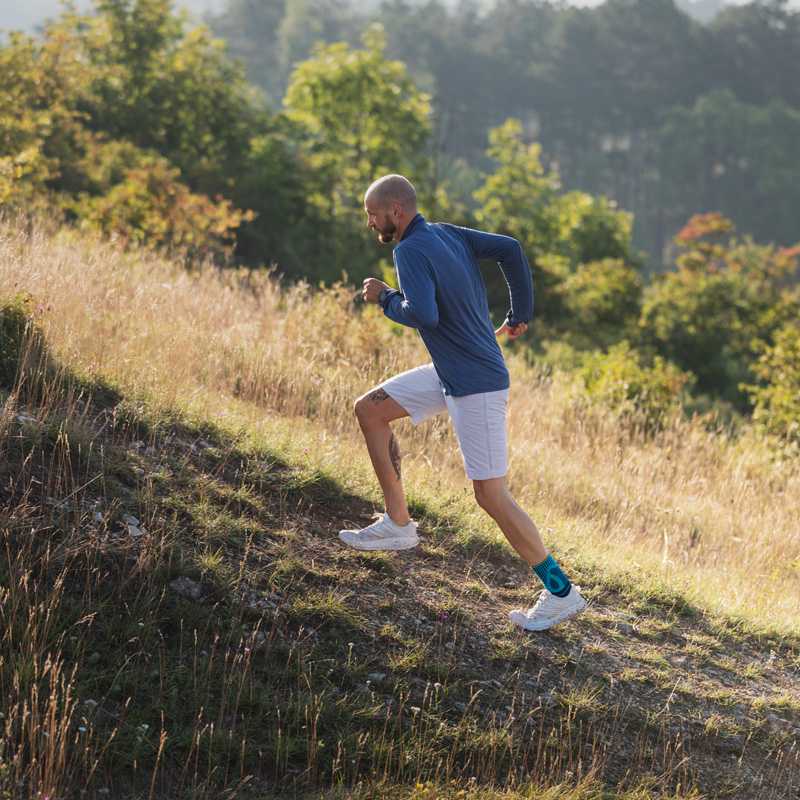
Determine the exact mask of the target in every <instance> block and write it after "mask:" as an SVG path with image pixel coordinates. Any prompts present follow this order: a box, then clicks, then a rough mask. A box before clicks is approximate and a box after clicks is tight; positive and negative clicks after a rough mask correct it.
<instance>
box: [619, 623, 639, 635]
mask: <svg viewBox="0 0 800 800" xmlns="http://www.w3.org/2000/svg"><path fill="white" fill-rule="evenodd" d="M616 629H617V630H618V631H619V632H620V633H624V634H625V635H626V636H635V635H636V628H634V627H633V625H629V624H628V623H627V622H618V623H617V624H616Z"/></svg>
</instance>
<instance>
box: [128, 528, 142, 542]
mask: <svg viewBox="0 0 800 800" xmlns="http://www.w3.org/2000/svg"><path fill="white" fill-rule="evenodd" d="M143 535H144V529H142V528H137V527H136V525H128V536H130V537H131V539H138V538H139V537H140V536H143Z"/></svg>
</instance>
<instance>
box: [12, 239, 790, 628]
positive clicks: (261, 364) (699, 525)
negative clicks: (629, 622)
mask: <svg viewBox="0 0 800 800" xmlns="http://www.w3.org/2000/svg"><path fill="white" fill-rule="evenodd" d="M18 291H26V292H30V293H31V294H32V295H33V296H34V298H35V300H36V303H37V306H38V314H39V317H40V320H41V323H42V325H43V327H44V329H45V332H46V335H47V338H48V341H49V342H50V344H51V346H52V348H53V349H54V351H55V352H56V353H57V354H58V357H59V359H61V360H62V361H63V362H64V363H66V364H67V365H69V366H70V367H71V368H73V369H76V370H79V371H81V372H83V373H85V374H88V375H102V376H105V377H107V378H110V379H112V380H114V381H115V382H118V383H119V384H120V385H121V386H123V387H124V388H125V390H126V391H128V392H130V391H134V392H137V391H143V392H146V393H147V394H148V395H149V396H150V397H152V398H155V399H156V400H157V401H158V402H162V403H163V404H164V406H165V407H166V406H170V405H176V406H178V407H183V408H199V409H202V410H204V411H205V412H206V413H211V414H213V415H215V416H217V417H218V418H220V419H222V418H224V417H225V416H226V415H227V416H229V417H230V419H231V420H232V421H234V422H236V423H241V424H248V425H253V426H255V425H257V424H262V425H277V424H278V423H276V422H274V421H272V422H271V421H270V420H269V419H268V417H269V416H270V415H279V416H280V417H282V418H290V419H291V420H292V421H291V426H292V431H293V436H294V437H295V438H296V439H297V441H298V442H303V446H304V447H305V448H306V449H308V450H309V452H308V454H307V457H308V460H309V462H310V463H313V464H315V465H316V466H319V467H323V468H324V469H326V470H327V471H328V472H330V473H332V474H335V475H337V476H339V477H341V478H342V479H343V480H344V481H345V482H347V480H353V481H361V482H363V481H365V480H369V474H368V469H367V468H366V467H365V466H364V464H365V463H366V461H367V457H366V452H365V450H364V448H363V445H362V443H361V441H360V435H359V433H358V431H357V427H356V425H355V421H354V418H353V415H352V412H351V407H352V402H353V399H354V398H355V397H356V396H358V395H359V394H360V393H362V392H364V391H365V390H367V389H368V388H369V387H370V386H372V385H374V384H375V383H376V382H378V381H379V380H381V379H383V378H385V377H387V376H389V375H391V374H393V373H395V372H397V371H400V370H402V369H406V368H410V367H413V366H415V365H417V364H419V363H422V362H423V361H424V360H426V353H425V351H424V349H423V347H422V345H421V342H420V341H419V339H418V338H417V337H416V335H415V334H414V333H413V332H412V331H410V330H403V329H400V328H399V327H397V326H394V325H391V324H390V323H388V322H387V321H386V320H385V319H384V318H383V317H382V315H380V314H379V313H378V312H377V310H376V308H375V307H370V308H366V309H362V308H359V307H356V305H355V304H354V303H353V302H352V294H351V291H350V290H349V289H347V288H346V287H337V288H333V289H330V290H328V291H324V292H315V291H311V290H310V289H309V288H308V287H305V286H296V287H293V288H288V289H282V288H281V287H280V286H278V285H277V284H276V283H275V282H273V281H272V280H271V279H270V278H269V276H268V275H266V274H263V273H262V274H254V273H244V272H243V273H231V272H228V273H224V274H220V273H218V272H216V271H215V270H213V269H210V268H203V269H198V270H197V271H195V272H192V273H187V272H185V271H182V270H181V269H179V268H177V267H176V266H174V265H172V264H170V263H166V262H163V261H159V260H158V259H155V258H152V257H149V256H148V257H145V256H139V255H136V254H123V253H121V252H119V251H118V250H117V249H115V248H114V247H113V246H112V245H108V244H101V243H97V242H95V243H91V242H89V241H87V240H85V239H80V240H79V239H77V238H74V236H73V235H71V234H67V233H63V232H62V233H58V234H51V233H48V232H47V231H46V230H44V229H43V228H39V229H34V231H33V233H32V234H27V233H24V232H22V230H21V229H20V228H19V227H17V226H15V225H13V224H4V225H3V226H2V227H1V228H0V293H2V294H4V295H8V294H11V293H15V292H18ZM508 356H509V365H510V368H511V372H512V392H511V412H510V420H509V426H510V442H511V457H512V468H511V474H510V482H511V486H512V489H513V492H514V494H515V495H516V497H517V499H518V500H519V501H520V502H521V503H522V504H523V505H524V506H525V507H527V508H528V509H529V510H531V512H532V513H533V515H534V517H535V518H537V521H538V522H539V524H540V527H542V529H543V532H544V534H545V538H546V539H547V540H548V542H549V543H550V544H555V545H556V546H558V547H560V548H562V549H563V548H565V547H566V548H568V549H569V548H575V550H576V551H577V552H579V553H580V554H583V555H586V556H587V557H589V558H591V559H593V560H595V561H597V562H598V563H602V564H604V565H605V566H606V567H607V568H608V569H609V570H611V571H615V570H619V569H632V570H634V571H636V572H642V573H649V574H651V575H656V576H661V577H663V578H665V579H666V580H667V581H669V582H672V583H674V584H675V585H676V586H678V587H679V588H681V590H682V591H685V592H686V593H687V595H688V596H689V597H690V598H691V599H692V600H693V601H695V602H697V603H698V604H700V605H701V606H705V607H708V608H715V609H719V608H722V609H727V610H729V611H731V612H733V613H738V614H742V615H743V616H745V617H747V618H748V619H749V620H751V621H753V622H755V623H757V624H762V625H765V626H769V627H773V628H777V629H786V630H794V631H797V630H798V622H797V613H796V610H797V608H798V603H800V514H798V510H797V509H798V502H797V498H798V497H800V466H799V465H798V464H797V463H780V462H777V461H775V460H774V459H772V458H771V456H770V454H769V452H768V451H767V449H766V448H765V447H764V446H763V445H762V443H760V442H759V441H758V439H757V438H756V437H755V436H753V435H751V434H750V433H747V432H746V433H745V434H743V435H742V436H741V437H740V438H739V439H738V440H737V441H729V440H727V439H726V438H725V437H723V436H721V435H714V434H713V433H709V432H708V431H706V430H705V429H704V427H703V425H702V424H701V423H700V422H687V421H677V422H675V423H674V424H673V425H672V426H671V427H670V428H669V429H668V430H666V431H664V432H663V433H661V434H659V435H658V436H657V437H655V438H650V439H647V438H644V437H641V436H639V435H637V434H635V433H632V432H631V431H630V430H628V429H626V427H625V426H624V425H623V424H621V423H620V422H619V421H617V420H616V419H614V418H613V417H612V416H610V415H603V414H602V413H599V412H589V411H586V410H585V409H581V408H580V407H578V406H576V404H575V403H574V401H572V400H571V399H570V393H569V392H567V391H566V390H565V388H564V387H563V386H562V385H561V384H560V383H559V382H558V381H556V382H555V383H554V382H552V381H546V380H544V379H542V378H541V377H540V376H539V374H538V373H537V372H536V371H535V370H534V369H532V368H530V367H527V366H526V365H525V364H524V361H523V359H522V358H521V356H520V355H519V354H518V353H509V354H508ZM401 440H402V442H403V448H404V451H405V455H406V462H405V467H404V472H405V475H406V480H407V483H408V484H409V486H410V488H411V494H412V496H413V497H415V498H416V499H419V500H423V501H425V502H426V503H429V504H430V505H431V506H433V507H436V508H442V507H445V506H447V507H449V508H452V507H453V506H457V507H459V509H460V513H461V514H462V515H463V517H464V520H465V522H466V523H467V524H469V525H472V526H474V527H477V528H481V529H483V530H485V531H486V532H490V531H491V530H492V527H491V526H490V525H489V524H487V520H486V519H485V518H484V517H483V516H482V515H481V514H479V513H478V512H477V511H473V510H472V505H471V504H470V503H469V502H468V501H469V499H470V498H469V497H468V496H467V497H466V498H465V495H464V492H465V487H466V486H467V484H466V480H465V478H464V475H463V468H462V465H461V460H460V456H459V454H458V451H457V447H456V444H455V440H454V437H453V436H452V433H451V431H450V429H449V426H448V424H447V420H446V419H439V420H436V421H435V422H433V423H429V424H427V425H423V426H420V428H419V429H412V428H411V426H410V425H408V424H407V423H404V424H403V427H402V435H401ZM348 476H349V477H348ZM465 501H467V502H465ZM566 561H567V566H568V562H569V559H568V558H567V559H566Z"/></svg>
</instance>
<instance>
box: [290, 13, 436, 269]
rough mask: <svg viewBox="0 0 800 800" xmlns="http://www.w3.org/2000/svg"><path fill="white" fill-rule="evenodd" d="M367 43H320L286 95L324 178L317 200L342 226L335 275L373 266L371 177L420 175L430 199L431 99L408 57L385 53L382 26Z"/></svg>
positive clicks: (303, 145) (333, 246)
mask: <svg viewBox="0 0 800 800" xmlns="http://www.w3.org/2000/svg"><path fill="white" fill-rule="evenodd" d="M363 44H364V47H363V49H360V50H354V49H352V48H351V47H349V46H348V45H346V44H344V43H338V44H332V45H327V46H319V47H318V48H317V49H316V50H315V51H314V57H313V58H311V59H309V60H307V61H304V62H303V63H301V64H299V65H298V66H297V67H296V69H295V71H294V72H293V73H292V78H291V82H290V84H289V88H288V91H287V93H286V98H285V106H286V114H287V116H288V118H289V119H290V120H291V121H293V122H295V123H296V124H297V125H298V126H299V128H300V130H301V131H302V139H301V142H300V146H299V149H300V153H301V155H302V156H303V157H304V158H305V159H306V160H307V163H308V165H309V167H310V169H311V170H312V172H313V174H314V175H315V176H316V180H315V184H314V185H313V187H311V192H312V195H311V200H312V203H313V204H314V205H315V206H316V208H317V209H318V211H319V212H320V213H321V214H322V215H323V216H325V217H326V218H327V219H329V220H330V221H331V222H333V223H335V224H336V235H335V237H334V239H333V241H332V242H330V244H329V245H328V247H326V251H327V253H329V254H330V255H329V258H330V260H331V263H332V269H333V272H332V275H331V277H338V276H339V274H340V272H341V270H343V269H344V270H347V271H348V272H349V273H350V275H351V276H358V275H359V273H360V272H363V270H364V269H365V268H366V264H365V262H363V261H362V262H361V264H360V265H359V253H361V252H364V251H365V248H366V245H367V239H366V237H365V235H364V231H365V230H366V229H365V227H364V224H363V222H364V212H363V196H364V191H365V189H366V188H367V186H368V185H369V183H370V182H371V181H372V180H374V179H375V178H376V177H378V176H380V175H381V174H383V173H388V172H400V173H403V174H405V175H408V176H409V177H410V178H411V179H412V180H414V179H417V181H418V183H419V184H420V188H421V190H422V191H421V195H422V198H421V199H422V200H423V204H424V201H425V196H424V191H425V186H426V181H427V178H428V176H429V158H428V157H427V155H426V151H425V148H426V143H427V139H428V135H429V131H430V125H429V121H428V115H429V111H430V106H429V102H428V97H427V96H426V95H425V94H423V93H422V92H420V91H419V90H418V89H417V87H416V86H415V85H414V83H413V81H412V80H411V79H410V78H409V76H408V73H407V71H406V68H405V66H404V65H403V64H402V63H401V62H399V61H391V60H389V59H387V58H386V57H385V53H384V48H385V37H384V34H383V31H382V29H381V28H380V27H379V26H374V27H372V28H370V29H369V30H368V31H367V32H366V33H365V35H364V39H363ZM368 262H369V263H372V262H374V256H369V258H368Z"/></svg>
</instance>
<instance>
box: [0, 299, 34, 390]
mask: <svg viewBox="0 0 800 800" xmlns="http://www.w3.org/2000/svg"><path fill="white" fill-rule="evenodd" d="M31 302H32V300H31V297H30V296H29V295H22V294H20V295H16V296H15V297H12V298H10V299H8V300H5V301H3V302H0V386H1V387H2V388H4V389H10V388H12V387H13V385H14V381H15V380H16V377H17V371H18V370H19V363H20V358H21V356H22V353H23V348H24V346H25V337H26V334H28V333H29V331H30V330H31V327H32V324H33V323H32V316H31Z"/></svg>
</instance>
